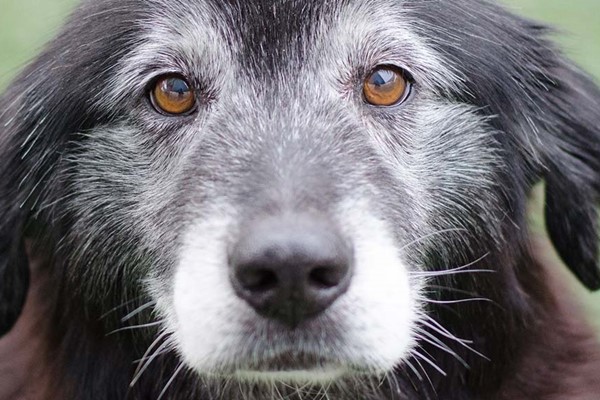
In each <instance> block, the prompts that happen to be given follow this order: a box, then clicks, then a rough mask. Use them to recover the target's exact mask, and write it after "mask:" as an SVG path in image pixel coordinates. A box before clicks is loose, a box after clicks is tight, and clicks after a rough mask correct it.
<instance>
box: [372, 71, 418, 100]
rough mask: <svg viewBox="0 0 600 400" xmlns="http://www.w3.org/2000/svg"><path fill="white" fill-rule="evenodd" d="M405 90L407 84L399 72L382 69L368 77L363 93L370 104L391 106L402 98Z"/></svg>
mask: <svg viewBox="0 0 600 400" xmlns="http://www.w3.org/2000/svg"><path fill="white" fill-rule="evenodd" d="M407 88H408V82H407V80H406V78H405V76H404V74H403V73H402V72H401V71H399V70H396V69H392V68H384V67H382V68H379V69H377V70H375V71H374V72H373V73H371V74H370V75H369V76H368V78H367V79H366V81H365V84H364V88H363V91H364V96H365V100H366V101H367V102H369V103H370V104H373V105H376V106H391V105H394V104H396V103H398V102H399V101H401V100H402V99H403V98H404V96H405V94H406V91H407Z"/></svg>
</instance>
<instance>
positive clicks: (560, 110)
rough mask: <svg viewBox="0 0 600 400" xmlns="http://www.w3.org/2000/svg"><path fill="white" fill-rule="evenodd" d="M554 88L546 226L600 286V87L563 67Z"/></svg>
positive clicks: (586, 280) (580, 272) (591, 284)
mask: <svg viewBox="0 0 600 400" xmlns="http://www.w3.org/2000/svg"><path fill="white" fill-rule="evenodd" d="M555 77H556V78H555V87H554V88H552V89H551V90H550V91H549V92H548V95H549V98H548V100H547V101H548V103H547V105H548V106H549V107H550V111H551V113H550V114H548V115H546V116H544V115H542V116H540V117H539V118H546V121H544V122H545V123H546V126H547V130H548V131H549V132H551V134H552V136H551V138H550V141H549V143H548V145H547V146H545V153H546V154H545V166H546V168H545V173H544V178H545V180H546V209H545V214H546V227H547V230H548V234H549V236H550V239H551V240H552V242H553V244H554V246H555V248H556V250H557V251H558V254H559V255H560V256H561V258H562V259H563V261H564V262H565V263H566V264H567V266H568V267H569V268H570V269H571V271H572V272H573V273H574V274H575V275H576V276H577V277H578V278H579V280H580V281H581V282H582V283H583V284H584V285H585V286H587V287H588V288H589V289H590V290H598V289H600V268H599V265H598V261H599V260H598V247H599V244H600V241H599V238H598V228H599V226H598V209H597V207H598V205H599V200H600V90H598V87H597V86H596V85H595V83H594V82H593V81H592V80H591V79H590V78H589V77H587V76H585V75H584V74H583V73H581V72H580V71H578V70H577V69H576V68H575V67H572V66H570V65H564V66H561V67H560V68H559V70H558V73H557V74H556V75H555Z"/></svg>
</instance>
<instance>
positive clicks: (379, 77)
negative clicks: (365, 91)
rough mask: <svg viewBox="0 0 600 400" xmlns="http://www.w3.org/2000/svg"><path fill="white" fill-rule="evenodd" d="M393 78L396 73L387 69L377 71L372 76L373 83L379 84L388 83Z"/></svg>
mask: <svg viewBox="0 0 600 400" xmlns="http://www.w3.org/2000/svg"><path fill="white" fill-rule="evenodd" d="M392 80H394V73H393V72H392V71H390V70H387V69H384V70H380V71H376V72H375V73H374V74H373V78H372V82H373V84H374V85H377V86H383V85H386V84H388V83H390V81H392Z"/></svg>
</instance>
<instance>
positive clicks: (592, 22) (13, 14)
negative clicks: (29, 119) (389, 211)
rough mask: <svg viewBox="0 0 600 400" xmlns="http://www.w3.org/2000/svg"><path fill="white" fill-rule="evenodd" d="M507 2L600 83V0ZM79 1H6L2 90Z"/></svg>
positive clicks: (2, 5) (535, 215)
mask: <svg viewBox="0 0 600 400" xmlns="http://www.w3.org/2000/svg"><path fill="white" fill-rule="evenodd" d="M482 1H483V0H482ZM505 2H506V3H507V4H508V5H509V7H511V8H512V9H513V10H515V11H516V12H519V13H521V14H523V15H527V16H530V17H534V18H538V19H541V20H544V21H547V22H549V23H551V24H552V25H554V26H555V27H557V28H559V30H560V34H559V35H557V36H556V38H557V40H558V42H559V43H560V44H561V46H562V48H563V49H564V51H565V52H566V53H567V54H568V55H569V56H571V57H572V58H573V59H575V60H576V61H577V62H578V63H579V64H580V65H581V66H582V67H584V68H585V69H586V70H587V71H589V72H590V73H592V74H594V75H595V76H596V77H597V78H598V79H600V0H568V1H565V0H505ZM75 3H76V1H75V0H0V90H2V89H3V88H4V87H6V85H8V84H9V81H10V79H11V78H12V77H13V76H14V75H15V74H16V73H17V72H18V71H19V69H20V68H21V67H22V66H23V64H25V63H26V62H27V61H28V60H29V59H30V58H31V57H33V56H34V55H35V53H36V52H37V51H38V50H39V49H40V48H41V46H43V44H44V43H45V42H46V41H47V40H49V39H50V38H52V36H53V35H54V33H55V32H56V30H57V28H58V27H59V26H60V24H61V22H62V21H63V19H64V17H65V16H66V14H68V12H69V10H70V9H71V8H72V7H73V5H74V4H75ZM540 193H541V191H540V190H537V191H536V194H537V195H536V199H534V200H533V201H532V207H531V209H532V221H533V222H532V224H533V229H534V230H535V231H537V232H543V228H542V226H543V221H542V217H541V213H540V210H541V208H542V207H541V205H542V203H543V196H541V195H540ZM574 287H576V288H578V289H577V290H578V292H579V293H580V295H581V298H582V301H583V302H584V303H585V305H586V306H587V308H588V309H589V310H590V314H591V316H592V321H593V322H594V323H595V324H596V325H597V326H598V328H599V329H600V294H594V295H591V294H589V293H587V292H585V291H584V290H581V289H579V288H580V286H579V285H577V284H575V283H574Z"/></svg>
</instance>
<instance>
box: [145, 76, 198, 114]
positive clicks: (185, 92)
mask: <svg viewBox="0 0 600 400" xmlns="http://www.w3.org/2000/svg"><path fill="white" fill-rule="evenodd" d="M151 100H152V104H153V105H154V107H155V108H156V109H157V111H159V112H160V113H163V114H168V115H182V114H188V113H190V112H191V111H193V109H194V106H195V105H196V97H195V95H194V92H193V91H192V89H191V87H190V85H189V83H188V82H187V81H186V80H185V79H184V78H182V77H178V76H167V77H163V78H160V79H158V80H157V81H156V84H155V86H154V90H153V91H152V93H151Z"/></svg>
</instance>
